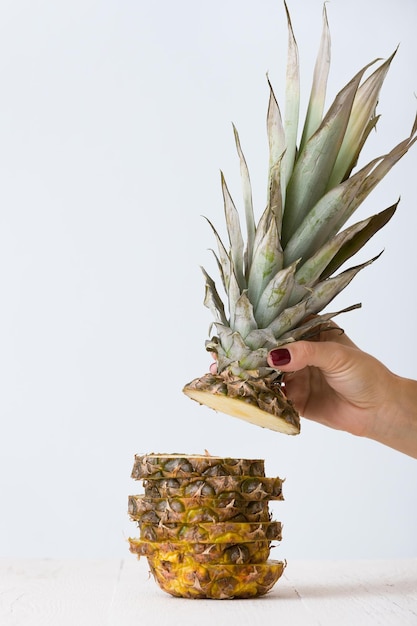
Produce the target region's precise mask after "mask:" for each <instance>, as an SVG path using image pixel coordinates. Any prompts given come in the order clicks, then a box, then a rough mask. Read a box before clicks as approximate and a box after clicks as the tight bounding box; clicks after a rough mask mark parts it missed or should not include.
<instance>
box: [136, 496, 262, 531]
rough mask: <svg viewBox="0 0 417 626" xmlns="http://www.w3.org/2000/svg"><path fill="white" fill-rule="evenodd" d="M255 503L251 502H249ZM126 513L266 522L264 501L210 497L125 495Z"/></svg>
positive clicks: (151, 518)
mask: <svg viewBox="0 0 417 626" xmlns="http://www.w3.org/2000/svg"><path fill="white" fill-rule="evenodd" d="M253 505H255V506H253ZM128 513H129V515H130V518H131V519H132V520H133V521H138V522H151V523H153V524H159V523H173V522H175V523H178V522H181V523H183V524H195V523H201V522H226V521H234V522H268V521H270V513H269V507H268V502H258V501H253V502H248V501H247V500H246V501H245V500H241V501H238V500H235V499H233V500H231V501H230V502H227V501H226V500H218V499H217V500H216V499H212V498H200V499H198V500H196V499H195V498H171V499H170V498H165V499H163V498H161V499H159V500H155V499H154V498H146V496H143V495H138V496H129V504H128Z"/></svg>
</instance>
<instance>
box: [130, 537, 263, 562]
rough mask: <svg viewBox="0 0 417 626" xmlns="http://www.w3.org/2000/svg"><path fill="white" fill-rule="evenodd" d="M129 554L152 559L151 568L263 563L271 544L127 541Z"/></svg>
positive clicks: (258, 542) (256, 542)
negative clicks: (176, 565) (172, 564)
mask: <svg viewBox="0 0 417 626" xmlns="http://www.w3.org/2000/svg"><path fill="white" fill-rule="evenodd" d="M129 547H130V551H131V552H132V553H133V554H137V555H138V557H141V556H146V557H148V559H151V561H150V562H151V563H152V565H153V566H154V567H157V566H158V565H159V564H160V563H161V562H169V563H174V564H184V565H189V564H191V563H192V562H193V561H194V562H197V563H236V564H238V563H264V562H265V561H267V560H268V558H269V554H270V550H271V542H270V541H259V540H258V541H247V542H242V541H241V542H239V543H233V542H232V543H219V542H217V543H192V542H186V541H181V542H152V541H146V540H144V539H131V538H129Z"/></svg>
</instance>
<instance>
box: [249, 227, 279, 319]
mask: <svg viewBox="0 0 417 626" xmlns="http://www.w3.org/2000/svg"><path fill="white" fill-rule="evenodd" d="M282 263H283V252H282V249H281V243H280V240H279V234H278V231H277V225H276V220H274V219H271V220H270V222H269V228H268V230H267V231H266V233H265V235H264V237H263V238H262V239H261V240H260V241H259V243H258V245H257V247H256V249H255V250H254V254H253V261H252V266H251V268H250V273H249V277H248V295H249V298H250V300H251V302H253V304H254V306H255V307H257V305H258V302H259V298H260V297H261V294H262V292H263V291H264V289H265V288H266V286H267V285H268V283H269V282H270V280H271V278H272V277H273V276H275V275H276V274H277V272H279V271H280V270H281V269H282Z"/></svg>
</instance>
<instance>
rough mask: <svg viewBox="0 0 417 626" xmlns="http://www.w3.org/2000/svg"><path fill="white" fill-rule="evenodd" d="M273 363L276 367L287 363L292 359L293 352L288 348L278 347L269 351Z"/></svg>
mask: <svg viewBox="0 0 417 626" xmlns="http://www.w3.org/2000/svg"><path fill="white" fill-rule="evenodd" d="M269 356H270V358H271V361H272V363H273V364H274V366H275V367H279V366H280V365H287V364H288V363H289V362H290V361H291V354H290V352H289V350H287V348H277V349H276V350H271V352H270V353H269Z"/></svg>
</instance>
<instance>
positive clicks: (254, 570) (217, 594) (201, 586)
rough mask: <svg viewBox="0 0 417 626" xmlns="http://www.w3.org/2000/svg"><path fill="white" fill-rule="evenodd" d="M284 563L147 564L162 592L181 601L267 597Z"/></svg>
mask: <svg viewBox="0 0 417 626" xmlns="http://www.w3.org/2000/svg"><path fill="white" fill-rule="evenodd" d="M285 566H286V563H285V562H283V561H272V560H271V561H267V562H266V563H241V564H233V565H229V564H222V563H216V564H212V563H209V564H202V563H199V564H197V563H192V564H191V565H186V566H184V565H183V564H176V563H170V562H165V563H159V564H158V567H153V566H152V564H150V568H151V572H152V574H153V575H154V578H155V580H156V581H157V582H158V584H159V586H160V587H161V589H163V590H164V591H166V592H167V593H169V594H171V595H172V596H177V597H181V598H210V599H216V600H226V599H231V598H254V597H256V596H262V595H264V594H266V593H267V592H268V591H269V590H270V589H271V588H272V587H273V586H274V585H275V583H276V582H277V580H278V579H279V578H280V577H281V575H282V573H283V571H284V569H285Z"/></svg>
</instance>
